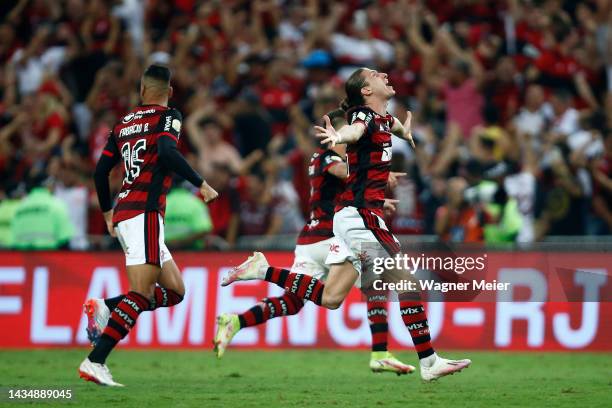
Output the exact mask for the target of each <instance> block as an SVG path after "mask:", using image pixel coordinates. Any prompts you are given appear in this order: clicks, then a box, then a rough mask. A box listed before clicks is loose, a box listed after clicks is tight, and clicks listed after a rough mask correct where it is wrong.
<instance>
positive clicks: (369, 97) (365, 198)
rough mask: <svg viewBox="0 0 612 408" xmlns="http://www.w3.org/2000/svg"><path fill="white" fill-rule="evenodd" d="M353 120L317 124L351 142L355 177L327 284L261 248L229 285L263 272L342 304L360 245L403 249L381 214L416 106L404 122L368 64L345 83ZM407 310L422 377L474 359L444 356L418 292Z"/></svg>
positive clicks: (326, 134) (311, 296)
mask: <svg viewBox="0 0 612 408" xmlns="http://www.w3.org/2000/svg"><path fill="white" fill-rule="evenodd" d="M345 91H346V99H345V100H344V101H343V103H342V108H343V109H344V110H345V111H346V115H347V119H348V125H346V126H343V127H342V128H341V129H340V130H338V131H336V130H335V129H334V128H333V126H332V125H331V123H330V119H329V117H327V116H326V117H325V122H326V126H325V128H323V127H320V126H316V127H315V129H316V131H317V134H316V135H317V137H319V138H321V143H322V144H330V145H331V146H335V145H336V144H339V143H342V144H346V145H347V156H348V166H349V170H350V172H349V177H348V179H347V181H346V185H345V188H344V192H343V193H342V194H341V195H340V198H339V202H338V205H337V207H336V213H335V215H334V219H333V232H334V236H335V237H336V238H337V242H338V245H339V247H338V249H337V251H330V253H329V255H328V257H327V261H326V262H327V263H328V264H331V265H332V266H331V268H330V272H329V275H328V277H327V280H326V282H325V284H324V283H323V282H322V281H320V280H319V279H317V278H316V277H312V276H309V275H306V274H304V273H299V272H294V271H288V270H285V269H279V268H274V267H270V266H269V264H268V262H267V260H266V259H265V257H264V256H263V254H261V253H258V252H257V253H255V254H254V255H253V256H252V257H251V258H249V259H248V260H247V261H246V262H244V263H243V264H242V265H240V266H238V267H236V268H234V269H233V270H232V271H231V272H230V274H229V275H228V276H227V277H226V279H225V280H224V282H223V285H228V284H230V283H232V282H234V281H236V280H250V279H264V280H266V281H268V282H272V283H275V284H277V285H278V286H280V287H282V288H284V289H285V290H286V291H287V292H288V293H292V294H294V295H297V297H298V298H300V299H304V300H310V301H312V302H314V303H316V304H317V305H320V306H323V307H326V308H329V309H336V308H338V307H339V306H340V305H341V304H342V302H343V300H344V298H345V297H346V296H347V295H348V293H349V291H350V289H351V287H352V286H353V284H354V283H355V281H356V280H357V279H358V277H359V275H360V273H361V267H362V265H361V259H360V254H361V248H362V246H363V245H364V244H368V243H373V242H378V243H379V244H380V245H381V246H382V247H383V248H384V249H385V251H386V252H387V253H388V254H389V256H391V257H393V256H395V255H396V254H398V253H399V252H400V245H399V241H398V240H397V239H396V238H395V237H394V236H393V234H391V233H390V232H389V230H388V229H387V227H386V225H385V222H384V220H383V218H382V215H383V205H384V193H385V188H386V186H387V180H388V177H389V172H390V167H391V135H392V134H394V135H396V136H398V137H400V138H403V139H405V140H407V141H408V142H409V143H410V144H411V145H412V146H413V147H414V141H413V139H412V134H411V131H410V122H411V114H410V112H408V117H407V119H406V122H405V123H404V124H402V123H401V122H400V121H399V120H398V119H397V118H395V117H393V116H392V115H390V114H388V113H387V102H388V101H389V99H390V98H392V97H393V95H395V90H394V89H393V87H392V86H390V85H389V83H388V79H387V74H385V73H381V72H377V71H375V70H372V69H368V68H360V69H358V70H356V71H355V72H353V74H352V75H351V76H350V77H349V79H348V80H347V81H346V84H345ZM400 307H401V308H402V310H401V314H402V318H403V320H404V323H405V324H406V326H407V328H408V330H409V332H410V335H411V337H412V341H413V343H414V345H415V349H416V351H417V354H418V357H419V363H420V368H421V377H422V378H423V379H424V380H426V381H430V380H434V379H437V378H439V377H442V376H445V375H448V374H452V373H454V372H457V371H460V370H462V369H463V368H466V367H468V366H469V365H470V364H471V361H470V360H468V359H465V360H448V359H445V358H442V357H440V356H438V355H437V354H436V353H435V352H434V349H433V347H432V345H431V337H430V334H429V326H428V323H427V316H426V314H425V309H424V307H423V305H422V303H421V301H420V300H417V299H415V300H414V301H410V302H407V301H404V302H401V304H400Z"/></svg>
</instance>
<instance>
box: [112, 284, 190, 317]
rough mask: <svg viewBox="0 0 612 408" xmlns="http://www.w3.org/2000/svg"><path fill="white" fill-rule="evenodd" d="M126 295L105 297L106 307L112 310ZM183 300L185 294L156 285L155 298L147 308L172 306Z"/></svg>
mask: <svg viewBox="0 0 612 408" xmlns="http://www.w3.org/2000/svg"><path fill="white" fill-rule="evenodd" d="M124 297H125V295H119V296H115V297H112V298H107V299H104V303H105V304H106V307H108V309H109V310H110V311H111V312H112V311H113V309H115V307H117V305H118V304H119V302H121V300H122V299H123V298H124ZM182 301H183V296H182V295H179V294H178V293H176V292H175V291H173V290H172V289H167V288H164V287H161V286H156V287H155V291H154V292H153V298H152V299H151V300H150V305H149V308H148V309H147V310H155V309H157V308H158V307H172V306H174V305H178V304H179V303H181V302H182Z"/></svg>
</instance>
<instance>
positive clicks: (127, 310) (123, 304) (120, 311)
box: [89, 292, 150, 364]
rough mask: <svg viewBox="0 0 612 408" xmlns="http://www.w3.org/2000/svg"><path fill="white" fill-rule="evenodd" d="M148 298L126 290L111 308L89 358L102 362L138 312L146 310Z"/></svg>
mask: <svg viewBox="0 0 612 408" xmlns="http://www.w3.org/2000/svg"><path fill="white" fill-rule="evenodd" d="M149 306H150V303H149V300H148V299H147V298H146V297H144V296H142V295H141V294H139V293H136V292H128V294H127V295H125V297H123V299H121V301H120V302H119V303H118V304H117V306H116V307H115V308H114V309H113V311H112V313H111V315H110V318H109V319H108V324H107V325H106V328H105V329H104V332H102V336H100V340H99V341H98V343H97V344H96V347H95V348H94V349H93V350H92V352H91V353H89V360H90V361H92V362H94V363H100V364H104V363H105V361H106V358H107V357H108V355H109V354H110V352H111V351H112V349H113V348H114V347H115V346H116V345H117V343H119V341H121V339H123V338H124V337H125V336H127V334H128V333H129V332H130V330H131V329H132V327H134V325H135V324H136V320H137V319H138V316H139V315H140V313H142V312H144V311H145V310H148V309H149Z"/></svg>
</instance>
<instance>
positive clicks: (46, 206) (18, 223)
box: [11, 185, 74, 249]
mask: <svg viewBox="0 0 612 408" xmlns="http://www.w3.org/2000/svg"><path fill="white" fill-rule="evenodd" d="M73 235H74V227H73V226H72V223H71V222H70V218H69V217H68V208H67V207H66V205H65V204H64V203H63V202H62V201H60V200H59V199H58V198H55V197H53V195H51V192H50V191H49V188H48V187H46V186H42V185H39V186H35V187H34V188H32V189H31V190H30V192H29V193H28V195H27V196H26V197H25V198H24V199H23V201H22V202H21V203H20V204H19V206H18V207H17V209H16V210H15V215H14V217H13V219H12V220H11V241H12V243H13V247H14V248H17V249H60V248H68V243H69V242H70V239H71V238H72V236H73Z"/></svg>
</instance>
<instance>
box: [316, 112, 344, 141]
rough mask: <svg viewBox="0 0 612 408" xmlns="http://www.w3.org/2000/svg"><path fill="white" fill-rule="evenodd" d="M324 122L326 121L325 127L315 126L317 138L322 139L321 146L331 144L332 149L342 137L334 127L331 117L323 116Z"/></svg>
mask: <svg viewBox="0 0 612 408" xmlns="http://www.w3.org/2000/svg"><path fill="white" fill-rule="evenodd" d="M323 120H324V121H325V127H321V126H315V127H314V129H315V136H316V137H318V138H320V139H321V144H328V143H329V144H330V145H331V147H334V146H335V145H336V143H337V142H338V139H339V138H340V136H339V135H338V132H336V129H334V127H333V126H332V124H331V121H330V120H329V116H327V115H325V116H323Z"/></svg>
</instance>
